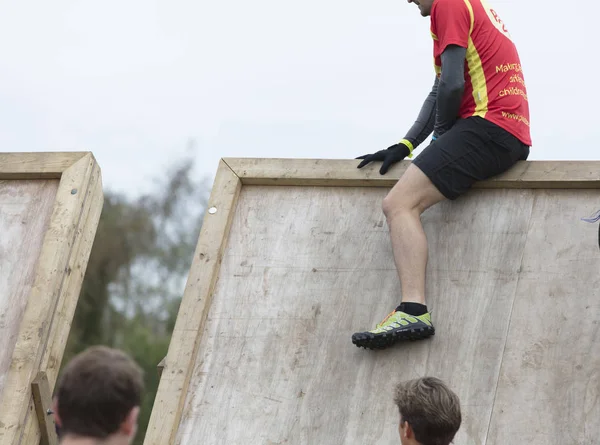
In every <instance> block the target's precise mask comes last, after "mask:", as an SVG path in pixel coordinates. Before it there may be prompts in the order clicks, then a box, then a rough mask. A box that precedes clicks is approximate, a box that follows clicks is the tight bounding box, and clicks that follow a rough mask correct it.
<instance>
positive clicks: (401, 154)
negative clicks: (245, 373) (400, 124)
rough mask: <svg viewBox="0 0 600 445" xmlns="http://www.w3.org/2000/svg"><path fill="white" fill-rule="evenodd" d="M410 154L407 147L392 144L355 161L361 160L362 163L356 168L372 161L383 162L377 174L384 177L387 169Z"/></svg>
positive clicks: (401, 143) (401, 144) (400, 144)
mask: <svg viewBox="0 0 600 445" xmlns="http://www.w3.org/2000/svg"><path fill="white" fill-rule="evenodd" d="M410 153H411V150H410V148H409V147H408V145H406V144H404V143H403V142H400V143H398V144H394V145H392V146H391V147H388V148H387V149H386V150H379V151H378V152H376V153H373V154H370V155H362V156H359V157H358V158H356V159H362V160H363V161H362V162H361V163H360V164H358V167H357V168H363V167H364V166H365V165H367V164H368V163H369V162H372V161H383V164H382V165H381V168H380V169H379V173H380V174H382V175H385V174H386V173H387V171H388V169H389V168H390V167H391V166H392V165H393V164H395V163H396V162H400V161H401V160H402V159H404V158H405V157H407V156H408V155H409V154H410Z"/></svg>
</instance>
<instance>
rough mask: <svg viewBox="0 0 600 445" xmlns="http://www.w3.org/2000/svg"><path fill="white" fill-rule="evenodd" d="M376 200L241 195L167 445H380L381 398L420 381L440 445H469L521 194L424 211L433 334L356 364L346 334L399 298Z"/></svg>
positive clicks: (505, 313) (356, 195)
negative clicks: (437, 404) (457, 416)
mask: <svg viewBox="0 0 600 445" xmlns="http://www.w3.org/2000/svg"><path fill="white" fill-rule="evenodd" d="M386 191H387V190H386V189H382V188H366V187H358V188H325V187H323V188H320V187H287V186H286V187H264V186H245V187H244V188H243V189H242V192H241V195H240V199H239V202H238V206H237V209H236V213H235V216H234V218H233V222H232V227H231V234H230V238H229V241H228V246H227V249H226V251H225V253H224V257H223V262H222V265H221V269H220V272H219V280H218V282H217V286H216V288H215V292H214V296H213V301H212V305H211V307H210V310H209V313H208V318H207V322H206V325H205V328H204V329H203V332H202V334H203V335H202V339H201V343H200V346H199V350H198V356H197V360H196V363H195V367H194V373H193V376H192V380H191V382H190V387H189V389H188V392H187V394H188V396H187V399H186V404H185V407H184V412H183V418H182V422H181V425H180V429H179V433H178V437H177V443H186V444H191V443H200V442H201V443H204V444H226V443H227V444H243V443H252V444H279V443H288V444H302V443H327V444H356V443H396V442H397V440H398V438H397V432H396V423H397V420H398V419H397V414H396V411H395V408H394V406H393V402H392V393H391V389H392V388H393V385H394V383H396V382H397V381H398V380H403V379H406V378H413V377H417V376H421V375H425V374H432V375H436V376H438V377H441V378H444V379H445V380H446V381H447V382H448V383H449V384H450V385H451V386H452V387H453V388H455V389H456V390H457V392H458V393H459V396H460V397H461V400H462V402H463V410H464V415H465V426H464V428H463V429H462V430H461V432H460V434H459V437H457V441H456V443H457V444H460V445H464V444H482V443H485V437H486V436H487V434H488V426H489V422H490V416H491V414H492V407H493V403H494V395H495V393H494V389H495V388H496V386H497V381H498V376H499V372H500V366H501V359H502V352H503V349H504V347H505V343H506V335H507V331H508V324H509V317H510V310H508V308H510V307H512V305H513V302H514V298H515V295H516V292H517V285H518V282H519V274H520V271H521V267H522V264H521V259H522V255H521V253H522V251H523V248H524V245H525V242H526V239H527V232H528V228H529V221H530V219H531V214H532V208H533V206H534V202H535V194H534V193H535V192H534V191H532V190H530V191H522V190H485V191H484V190H478V191H473V193H472V194H471V195H470V197H469V199H468V200H458V201H456V202H455V203H443V204H441V205H439V206H436V207H434V208H433V209H431V210H429V211H428V212H426V213H425V214H424V216H423V221H424V225H425V228H426V230H427V232H428V234H429V236H430V263H429V265H428V277H429V285H428V288H427V298H428V304H429V305H430V307H431V308H433V310H434V312H433V319H434V324H435V325H436V328H437V334H436V336H435V337H433V338H432V339H429V340H425V341H422V342H417V343H408V344H403V345H399V346H397V347H394V348H392V349H389V350H385V351H365V350H363V349H358V348H356V347H355V346H354V345H353V344H352V343H351V335H352V333H353V332H354V331H356V330H363V329H368V328H371V327H373V326H374V324H375V323H377V322H379V321H380V320H381V319H382V318H383V317H384V316H385V315H386V314H387V313H388V312H389V311H390V310H391V309H393V308H394V307H395V306H396V305H397V304H398V303H399V301H400V298H401V293H400V286H399V281H398V277H397V273H396V269H395V267H394V262H393V258H392V252H391V247H390V242H389V235H388V229H387V225H386V223H385V219H384V217H383V214H382V212H381V200H382V198H383V197H384V195H385V193H386ZM588 213H589V212H588Z"/></svg>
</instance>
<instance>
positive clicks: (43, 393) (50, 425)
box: [24, 371, 58, 445]
mask: <svg viewBox="0 0 600 445" xmlns="http://www.w3.org/2000/svg"><path fill="white" fill-rule="evenodd" d="M31 389H32V393H33V404H34V409H35V416H36V418H37V424H38V430H40V438H39V439H38V440H37V441H36V442H34V441H27V442H24V443H31V444H33V443H39V444H40V445H58V437H57V436H56V427H55V423H54V421H53V416H51V415H50V414H49V413H48V410H50V409H51V408H52V392H51V391H50V385H49V383H48V376H47V375H46V373H45V372H44V371H40V372H38V374H37V376H36V377H35V379H34V380H33V382H32V383H31Z"/></svg>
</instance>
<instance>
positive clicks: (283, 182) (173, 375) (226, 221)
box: [144, 158, 600, 445]
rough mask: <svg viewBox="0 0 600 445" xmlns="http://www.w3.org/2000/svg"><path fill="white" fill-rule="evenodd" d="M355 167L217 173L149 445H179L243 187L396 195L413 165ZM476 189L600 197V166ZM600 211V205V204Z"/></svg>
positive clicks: (287, 162) (521, 165) (553, 169)
mask: <svg viewBox="0 0 600 445" xmlns="http://www.w3.org/2000/svg"><path fill="white" fill-rule="evenodd" d="M357 165H358V163H357V161H355V160H325V159H254V158H223V159H221V160H220V162H219V165H218V170H217V174H216V177H215V180H214V184H213V188H212V193H211V196H210V199H209V202H208V207H207V209H208V210H207V212H206V215H205V219H204V223H203V226H202V230H201V232H200V236H199V240H198V244H197V247H196V250H195V253H194V257H193V263H192V266H191V270H190V274H189V277H188V280H187V284H186V287H185V291H184V295H183V299H182V302H181V306H180V308H179V314H178V317H177V321H176V325H175V328H174V331H173V333H172V337H171V341H170V346H169V350H168V354H167V356H166V357H165V359H164V360H163V361H161V365H160V367H159V373H160V374H161V377H160V383H159V387H158V392H157V395H156V399H155V403H154V408H153V411H152V415H151V419H150V424H149V427H148V430H147V433H146V437H145V442H144V444H145V445H166V444H173V443H175V439H176V436H177V429H178V426H179V424H180V421H181V416H182V412H183V410H184V404H185V398H186V392H187V388H188V385H189V383H190V379H191V373H192V370H193V367H194V363H195V360H196V355H197V352H198V345H199V343H200V336H201V333H202V331H203V328H204V324H205V321H206V317H207V313H208V309H209V307H210V305H211V301H212V294H213V290H214V287H215V283H216V280H217V278H218V275H219V267H220V263H221V260H222V255H223V251H224V249H225V246H226V244H227V239H228V234H229V229H230V225H231V221H232V218H233V215H234V213H235V210H236V204H237V200H238V196H239V194H240V191H241V189H242V187H243V186H244V185H272V186H336V187H340V186H350V187H388V188H391V187H392V186H393V185H394V184H395V183H396V181H397V180H398V179H399V177H400V176H401V175H402V173H403V172H404V171H405V170H406V168H407V167H408V166H409V165H410V161H402V162H400V163H398V164H396V165H395V166H393V167H392V168H391V169H390V170H389V172H388V173H387V174H386V175H384V176H382V175H380V174H379V166H380V163H373V164H371V165H369V166H367V167H364V168H363V169H357V168H356V166H357ZM474 188H510V189H529V188H531V189H544V188H546V189H558V188H561V189H600V161H520V162H518V163H517V165H515V166H514V167H513V168H512V169H511V170H509V171H508V172H506V173H504V174H502V175H499V176H497V177H495V178H492V179H490V180H488V181H483V182H479V183H477V184H475V185H474ZM599 206H600V203H599Z"/></svg>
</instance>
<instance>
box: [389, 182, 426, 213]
mask: <svg viewBox="0 0 600 445" xmlns="http://www.w3.org/2000/svg"><path fill="white" fill-rule="evenodd" d="M413 198H414V197H413ZM417 204H418V202H415V200H414V199H410V196H409V195H407V191H406V190H405V189H404V188H403V187H402V186H401V185H400V186H399V187H398V188H394V189H393V190H390V192H389V193H388V194H387V195H386V196H385V198H383V202H382V203H381V209H382V210H383V214H384V215H385V217H386V218H387V219H390V218H391V217H392V216H394V215H395V214H397V213H401V212H411V211H414V210H415V208H416V205H417Z"/></svg>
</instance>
